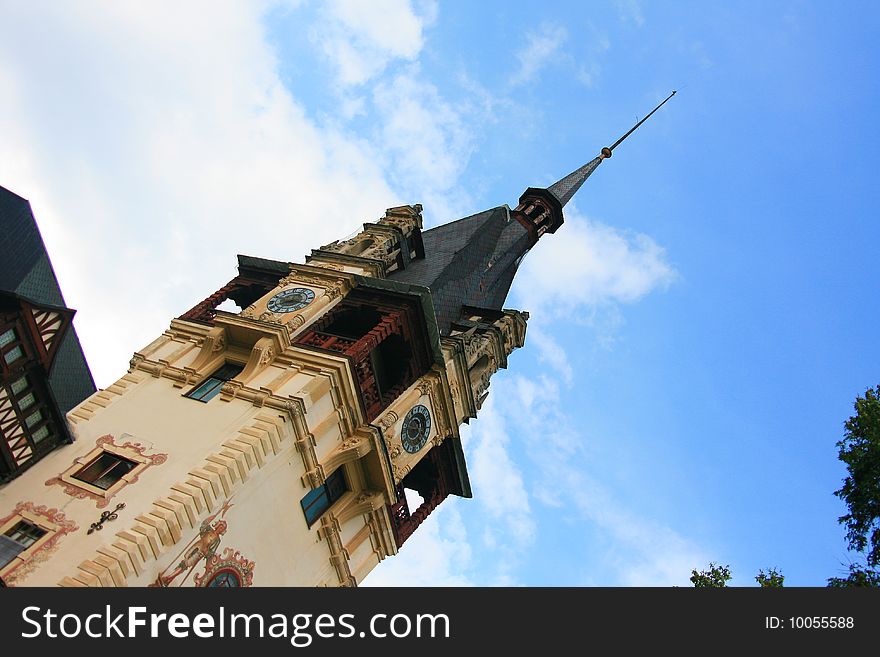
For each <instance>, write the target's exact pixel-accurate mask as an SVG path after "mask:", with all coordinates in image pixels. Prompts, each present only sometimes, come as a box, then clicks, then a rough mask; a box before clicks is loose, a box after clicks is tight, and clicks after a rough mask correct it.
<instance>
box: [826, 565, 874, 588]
mask: <svg viewBox="0 0 880 657" xmlns="http://www.w3.org/2000/svg"><path fill="white" fill-rule="evenodd" d="M828 586H830V587H831V588H849V587H854V586H880V573H878V572H877V571H876V570H874V569H873V568H863V567H862V566H860V565H859V564H857V563H851V564H850V565H849V575H847V576H846V577H830V578H829V579H828Z"/></svg>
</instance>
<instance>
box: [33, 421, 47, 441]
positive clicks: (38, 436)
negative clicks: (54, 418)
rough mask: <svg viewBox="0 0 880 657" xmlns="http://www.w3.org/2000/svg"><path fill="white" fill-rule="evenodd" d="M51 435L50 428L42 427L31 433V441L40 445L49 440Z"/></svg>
mask: <svg viewBox="0 0 880 657" xmlns="http://www.w3.org/2000/svg"><path fill="white" fill-rule="evenodd" d="M49 433H50V432H49V427H47V426H45V425H43V426H42V427H40V428H39V429H37V430H36V431H34V432H33V433H31V440H33V441H34V443H38V442H40V441H42V440H45V439H46V438H48V437H49Z"/></svg>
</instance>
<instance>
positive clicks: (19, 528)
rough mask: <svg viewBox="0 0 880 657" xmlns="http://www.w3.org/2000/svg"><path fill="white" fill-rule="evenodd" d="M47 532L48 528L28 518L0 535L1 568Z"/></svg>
mask: <svg viewBox="0 0 880 657" xmlns="http://www.w3.org/2000/svg"><path fill="white" fill-rule="evenodd" d="M45 534H46V530H45V529H43V528H42V527H38V526H37V525H35V524H33V523H32V522H28V521H27V520H19V521H18V523H16V524H15V525H14V526H13V527H12V528H11V529H9V530H7V531H6V533H5V534H3V535H0V568H3V567H4V566H6V565H7V564H8V563H9V562H10V561H12V560H13V559H15V557H17V556H18V555H19V554H21V553H22V552H24V551H25V550H27V549H28V548H29V547H30V546H32V545H33V544H34V543H36V542H37V541H38V540H39V539H40V538H42V537H43V536H44V535H45Z"/></svg>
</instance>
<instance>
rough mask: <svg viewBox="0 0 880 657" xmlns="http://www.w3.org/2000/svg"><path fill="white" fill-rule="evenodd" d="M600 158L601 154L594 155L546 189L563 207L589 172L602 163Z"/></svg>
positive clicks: (588, 175)
mask: <svg viewBox="0 0 880 657" xmlns="http://www.w3.org/2000/svg"><path fill="white" fill-rule="evenodd" d="M602 160H603V158H602V157H601V156H600V157H594V158H593V159H592V160H590V161H589V162H587V163H586V164H585V165H584V166H582V167H581V168H580V169H578V170H576V171H572V172H571V173H570V174H568V175H567V176H566V177H565V178H563V179H562V180H557V181H556V182H555V183H553V184H552V185H550V187H548V188H547V191H549V192H550V193H551V194H553V196H555V197H556V199H557V200H558V201H559V203H560V204H561V205H562V207H565V204H566V203H568V202H569V201H570V200H571V197H572V196H574V195H575V194H576V193H577V190H579V189H580V188H581V185H583V184H584V181H585V180H586V179H587V178H589V177H590V174H591V173H593V171H595V170H596V169H597V168H598V167H599V165H600V164H602Z"/></svg>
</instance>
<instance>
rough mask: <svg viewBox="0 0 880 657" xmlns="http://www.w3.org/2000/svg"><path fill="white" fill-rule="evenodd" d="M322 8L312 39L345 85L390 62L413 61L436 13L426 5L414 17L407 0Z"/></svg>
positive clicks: (352, 0)
mask: <svg viewBox="0 0 880 657" xmlns="http://www.w3.org/2000/svg"><path fill="white" fill-rule="evenodd" d="M324 9H325V11H324V20H323V21H321V23H320V24H319V25H317V26H315V27H314V28H313V29H312V31H311V37H312V39H313V41H314V42H315V43H316V44H317V45H318V46H319V47H320V48H321V50H322V51H323V53H324V54H325V56H327V57H328V58H329V59H330V60H331V62H333V64H334V66H335V67H336V69H337V72H338V79H339V82H340V83H341V84H342V85H343V86H348V85H359V84H363V83H365V82H367V81H368V80H370V79H371V78H373V77H375V76H376V75H378V74H379V73H381V72H382V71H383V70H384V69H385V67H386V66H387V65H388V64H389V62H391V61H392V60H394V59H405V60H410V61H411V60H414V59H415V58H416V57H417V56H418V54H419V52H420V51H421V49H422V46H423V44H424V35H423V31H424V28H425V27H426V25H427V24H429V23H430V21H431V20H432V17H433V16H434V15H435V13H436V9H435V8H433V6H432V5H428V6H426V7H423V8H422V11H423V14H422V16H417V15H416V14H415V12H414V10H413V7H412V5H411V4H410V2H409V1H408V0H370V2H364V1H363V0H334V1H333V2H330V3H328V4H327V5H326V7H325V8H324Z"/></svg>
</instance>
